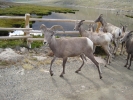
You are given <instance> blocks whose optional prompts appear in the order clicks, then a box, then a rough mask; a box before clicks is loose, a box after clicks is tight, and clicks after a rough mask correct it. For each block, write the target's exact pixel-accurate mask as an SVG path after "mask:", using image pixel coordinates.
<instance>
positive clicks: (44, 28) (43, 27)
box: [40, 24, 47, 32]
mask: <svg viewBox="0 0 133 100" xmlns="http://www.w3.org/2000/svg"><path fill="white" fill-rule="evenodd" d="M40 29H42V30H43V31H44V32H45V31H47V27H46V26H45V25H44V24H42V25H41V26H40Z"/></svg>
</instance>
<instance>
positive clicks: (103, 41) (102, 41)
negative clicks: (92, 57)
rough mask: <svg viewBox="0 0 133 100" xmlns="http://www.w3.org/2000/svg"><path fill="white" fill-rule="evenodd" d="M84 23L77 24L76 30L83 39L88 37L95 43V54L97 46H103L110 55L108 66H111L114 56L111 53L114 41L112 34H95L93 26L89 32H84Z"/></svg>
mask: <svg viewBox="0 0 133 100" xmlns="http://www.w3.org/2000/svg"><path fill="white" fill-rule="evenodd" d="M84 21H85V20H81V21H80V22H78V23H76V24H75V27H74V30H77V31H79V33H80V35H81V36H82V37H88V38H89V39H90V40H91V41H92V42H93V43H94V45H93V46H94V49H93V52H95V47H96V46H101V47H102V48H103V49H104V51H105V52H106V54H107V55H108V58H107V64H109V63H110V61H111V57H112V54H111V52H110V43H111V41H112V34H111V33H107V34H105V33H103V32H99V34H98V33H96V32H94V29H93V27H92V26H91V27H90V28H89V29H88V31H87V30H84V29H83V26H82V24H83V22H84Z"/></svg>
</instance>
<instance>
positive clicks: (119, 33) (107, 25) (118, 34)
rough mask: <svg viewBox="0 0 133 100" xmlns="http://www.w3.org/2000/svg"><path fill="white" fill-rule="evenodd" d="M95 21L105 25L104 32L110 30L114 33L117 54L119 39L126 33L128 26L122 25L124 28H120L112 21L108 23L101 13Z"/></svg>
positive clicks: (114, 51)
mask: <svg viewBox="0 0 133 100" xmlns="http://www.w3.org/2000/svg"><path fill="white" fill-rule="evenodd" d="M95 22H96V23H97V22H100V23H101V24H102V26H103V32H109V33H111V34H112V35H113V41H114V45H115V47H114V50H113V53H114V54H116V51H117V49H118V45H119V39H120V38H122V37H123V36H124V34H125V28H126V26H122V28H119V27H117V26H114V25H112V24H110V23H107V22H106V21H105V20H104V19H103V14H101V15H100V16H99V17H98V18H97V19H96V20H95Z"/></svg>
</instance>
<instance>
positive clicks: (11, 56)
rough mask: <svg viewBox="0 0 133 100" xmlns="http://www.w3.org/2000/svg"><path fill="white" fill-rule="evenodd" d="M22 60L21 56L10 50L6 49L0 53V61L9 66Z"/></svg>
mask: <svg viewBox="0 0 133 100" xmlns="http://www.w3.org/2000/svg"><path fill="white" fill-rule="evenodd" d="M23 58H24V56H23V55H19V54H17V53H15V52H14V51H13V50H12V49H10V48H6V49H5V50H4V51H2V52H1V53H0V61H2V62H6V63H9V64H14V63H16V62H19V61H21V60H22V59H23Z"/></svg>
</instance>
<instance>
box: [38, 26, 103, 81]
mask: <svg viewBox="0 0 133 100" xmlns="http://www.w3.org/2000/svg"><path fill="white" fill-rule="evenodd" d="M40 29H41V31H42V33H43V34H44V43H45V44H46V43H47V44H49V47H50V48H51V50H52V51H53V53H54V58H53V60H52V61H51V65H50V75H51V76H52V75H53V71H52V69H51V68H52V64H53V62H54V61H55V59H56V57H59V58H62V59H63V71H62V73H61V75H60V77H63V74H65V64H66V61H67V58H68V57H75V56H79V55H80V57H81V59H82V60H83V63H82V65H81V67H80V68H79V69H78V70H77V71H75V72H76V73H78V72H79V71H81V68H82V66H83V65H84V55H85V56H87V57H88V58H89V59H90V60H91V61H92V62H93V63H94V64H95V65H96V66H97V68H98V73H99V77H100V79H101V78H102V76H101V69H100V66H99V63H98V62H97V61H96V60H95V58H94V55H93V42H92V41H91V40H90V39H89V38H87V37H71V38H55V36H54V34H55V30H57V29H62V30H63V31H64V29H63V27H62V26H60V25H54V26H52V27H51V28H47V27H46V26H45V25H44V24H42V25H41V26H40Z"/></svg>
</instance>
